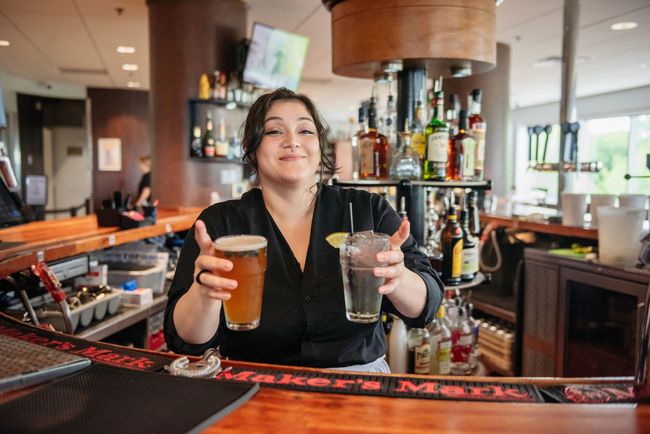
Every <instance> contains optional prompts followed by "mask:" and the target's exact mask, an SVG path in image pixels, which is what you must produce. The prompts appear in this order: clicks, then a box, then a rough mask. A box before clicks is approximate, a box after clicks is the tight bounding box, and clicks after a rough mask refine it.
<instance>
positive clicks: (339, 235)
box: [325, 232, 350, 249]
mask: <svg viewBox="0 0 650 434" xmlns="http://www.w3.org/2000/svg"><path fill="white" fill-rule="evenodd" d="M349 235H350V234H349V233H347V232H332V233H331V234H329V235H328V236H327V237H325V241H327V242H328V243H329V244H330V246H332V247H334V248H335V249H338V248H339V247H341V246H342V245H343V243H345V240H347V239H348V236H349Z"/></svg>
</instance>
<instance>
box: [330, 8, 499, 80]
mask: <svg viewBox="0 0 650 434" xmlns="http://www.w3.org/2000/svg"><path fill="white" fill-rule="evenodd" d="M323 3H324V4H325V5H326V6H327V7H328V8H330V10H331V13H332V67H333V70H334V73H335V74H338V75H342V76H346V77H356V78H373V77H374V76H375V75H376V74H377V73H379V72H384V69H385V66H386V65H387V64H391V63H394V62H395V61H400V60H401V61H402V65H403V67H404V68H422V67H426V68H427V71H428V73H429V75H430V76H438V75H442V76H463V75H470V74H476V73H480V72H485V71H488V70H490V69H492V68H493V67H494V65H495V62H496V39H495V35H496V3H495V1H494V0H343V1H340V0H339V1H332V0H323Z"/></svg>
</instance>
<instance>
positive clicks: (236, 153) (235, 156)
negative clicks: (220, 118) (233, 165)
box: [228, 130, 242, 160]
mask: <svg viewBox="0 0 650 434" xmlns="http://www.w3.org/2000/svg"><path fill="white" fill-rule="evenodd" d="M241 157H242V149H241V141H240V140H239V136H237V131H235V130H233V131H232V134H231V136H230V146H229V152H228V158H230V159H231V160H239V159H241Z"/></svg>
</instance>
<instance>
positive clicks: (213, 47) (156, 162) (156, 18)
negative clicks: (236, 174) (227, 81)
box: [147, 0, 247, 207]
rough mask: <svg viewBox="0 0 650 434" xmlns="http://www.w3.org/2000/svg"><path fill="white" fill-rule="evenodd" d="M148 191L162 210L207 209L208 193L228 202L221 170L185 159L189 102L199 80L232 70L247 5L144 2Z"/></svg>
mask: <svg viewBox="0 0 650 434" xmlns="http://www.w3.org/2000/svg"><path fill="white" fill-rule="evenodd" d="M147 5H148V7H149V45H150V47H149V49H150V51H149V53H150V56H149V58H150V63H151V65H150V70H151V87H150V92H151V109H152V128H153V143H154V145H153V147H154V149H155V152H154V154H153V169H152V172H151V174H152V182H153V190H154V192H155V194H156V195H158V197H159V198H160V203H161V205H164V206H170V207H177V206H207V205H209V203H210V193H211V192H212V191H218V192H219V193H220V194H221V196H222V197H229V195H230V185H222V184H221V183H220V176H219V175H220V172H221V170H224V169H228V168H229V167H228V166H230V165H224V164H212V163H206V162H202V161H197V160H190V157H189V143H188V141H189V139H188V137H189V132H190V127H191V126H190V125H189V113H188V99H190V98H196V97H197V89H198V82H199V77H200V75H201V74H202V73H211V72H212V71H214V70H215V69H219V70H224V69H225V70H226V71H233V70H234V67H235V62H236V56H235V51H236V46H237V43H238V42H239V41H240V40H241V39H243V38H245V37H246V14H247V6H246V4H245V3H244V2H242V1H240V0H220V1H212V0H174V1H169V0H148V1H147Z"/></svg>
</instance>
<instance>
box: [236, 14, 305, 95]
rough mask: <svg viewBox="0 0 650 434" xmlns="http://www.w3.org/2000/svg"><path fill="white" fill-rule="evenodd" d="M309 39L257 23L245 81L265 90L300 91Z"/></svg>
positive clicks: (247, 58)
mask: <svg viewBox="0 0 650 434" xmlns="http://www.w3.org/2000/svg"><path fill="white" fill-rule="evenodd" d="M308 45H309V38H307V37H305V36H300V35H296V34H294V33H289V32H285V31H284V30H280V29H276V28H273V27H271V26H267V25H266V24H260V23H255V24H254V25H253V35H252V37H251V41H250V45H249V47H248V55H247V56H246V67H245V68H244V81H245V82H246V83H250V84H252V85H254V86H257V87H261V88H264V89H273V88H277V87H286V88H288V89H291V90H293V91H296V90H297V89H298V83H299V82H300V74H301V72H302V67H303V65H304V63H305V56H306V54H307V46H308Z"/></svg>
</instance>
